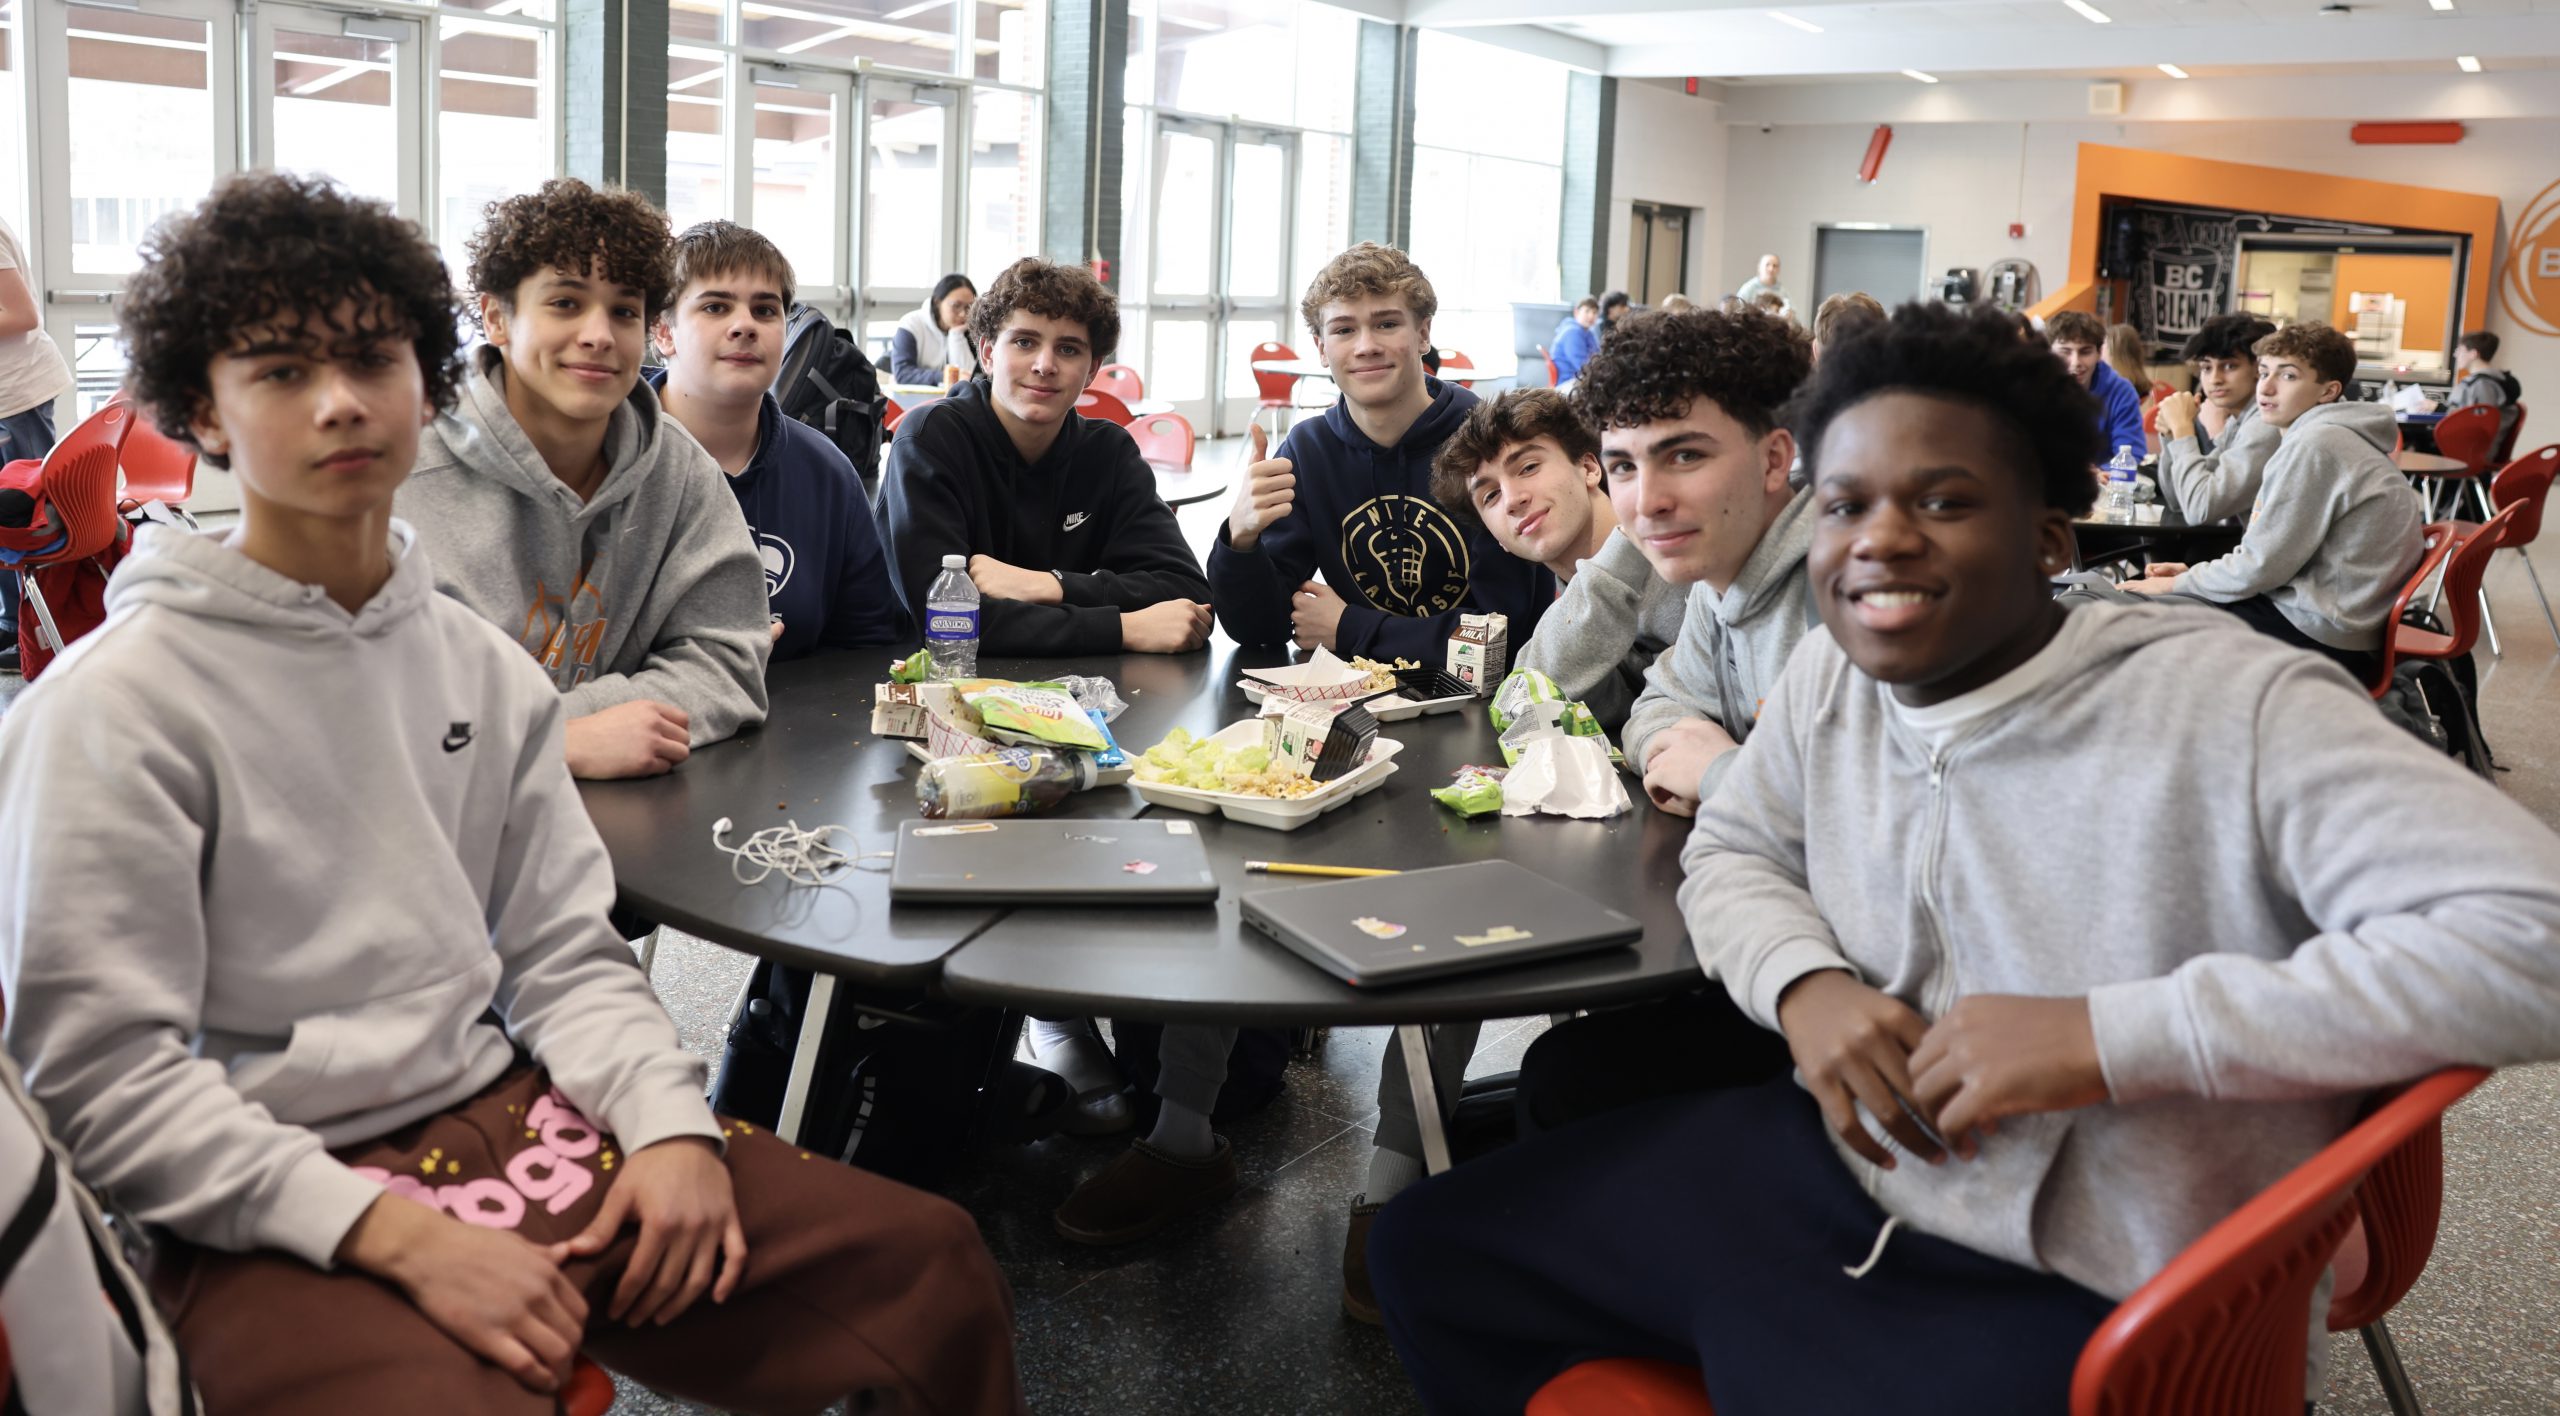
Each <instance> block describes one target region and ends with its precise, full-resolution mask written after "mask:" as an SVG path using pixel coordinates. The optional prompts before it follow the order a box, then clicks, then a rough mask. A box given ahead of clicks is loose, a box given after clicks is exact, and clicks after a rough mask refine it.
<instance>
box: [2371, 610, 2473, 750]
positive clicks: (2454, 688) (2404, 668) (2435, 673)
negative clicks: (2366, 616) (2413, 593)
mask: <svg viewBox="0 0 2560 1416" xmlns="http://www.w3.org/2000/svg"><path fill="white" fill-rule="evenodd" d="M2400 622H2401V623H2403V624H2407V625H2412V626H2414V627H2416V628H2419V629H2423V630H2427V631H2429V632H2431V633H2435V634H2442V633H2444V622H2443V621H2442V620H2440V619H2438V618H2437V617H2436V615H2435V612H2434V611H2432V610H2429V609H2427V608H2426V607H2425V606H2423V605H2412V606H2410V607H2409V609H2408V611H2407V612H2406V613H2405V614H2403V615H2402V616H2401V617H2400ZM2479 695H2480V682H2479V671H2478V669H2477V668H2476V667H2475V666H2474V665H2473V664H2472V662H2471V656H2470V655H2468V654H2465V655H2463V656H2462V657H2461V658H2459V659H2406V660H2402V661H2401V662H2400V663H2398V664H2397V665H2394V666H2393V668H2392V671H2391V686H2390V687H2389V688H2388V689H2385V690H2384V691H2383V694H2382V696H2381V697H2380V698H2378V699H2376V700H2375V705H2376V706H2377V707H2379V708H2380V709H2381V710H2382V716H2384V717H2386V718H2388V719H2390V720H2391V721H2392V722H2394V723H2397V724H2399V725H2400V726H2401V727H2402V728H2405V729H2407V730H2408V731H2409V733H2410V734H2411V735H2413V736H2415V737H2416V738H2417V739H2418V740H2419V741H2420V742H2423V743H2425V744H2427V745H2428V746H2429V747H2432V748H2434V749H2435V750H2436V751H2438V752H2441V753H2443V754H2445V755H2446V756H2448V757H2451V758H2453V759H2454V760H2456V761H2458V762H2460V763H2462V764H2463V765H2464V766H2466V767H2469V768H2470V769H2471V770H2472V771H2474V772H2477V773H2479V774H2480V775H2481V776H2483V777H2486V778H2489V779H2490V780H2492V781H2494V780H2496V778H2497V773H2498V771H2499V767H2498V759H2497V757H2496V755H2495V754H2493V753H2491V752H2490V751H2489V739H2488V738H2487V736H2485V735H2484V734H2483V733H2482V732H2481V731H2480V713H2479V709H2478V708H2477V707H2476V706H2475V705H2476V703H2477V702H2478V699H2479Z"/></svg>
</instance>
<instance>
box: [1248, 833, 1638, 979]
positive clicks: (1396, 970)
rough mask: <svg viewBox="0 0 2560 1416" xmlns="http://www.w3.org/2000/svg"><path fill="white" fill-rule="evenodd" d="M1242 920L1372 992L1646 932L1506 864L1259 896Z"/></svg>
mask: <svg viewBox="0 0 2560 1416" xmlns="http://www.w3.org/2000/svg"><path fill="white" fill-rule="evenodd" d="M1242 910H1243V914H1244V921H1245V923H1247V924H1249V925H1251V926H1253V927H1254V928H1256V929H1259V930H1261V931H1262V932H1263V933H1265V934H1268V935H1270V936H1271V937H1272V938H1274V939H1277V940H1279V941H1280V942H1281V943H1282V944H1285V945H1287V946H1288V947H1289V948H1290V949H1291V950H1292V951H1294V952H1295V953H1297V954H1298V955H1299V956H1300V957H1302V958H1304V959H1306V960H1307V961H1308V962H1309V963H1312V964H1314V965H1315V966H1316V967H1317V968H1320V969H1323V970H1324V971H1325V972H1326V973H1329V974H1332V975H1333V976H1334V977H1336V978H1338V979H1341V980H1343V981H1344V982H1345V983H1349V984H1351V985H1352V986H1354V987H1357V988H1377V987H1381V986H1385V985H1391V984H1398V983H1411V982H1416V981H1419V980H1422V979H1430V978H1442V977H1446V976H1448V975H1450V974H1461V973H1471V972H1474V971H1477V970H1480V969H1490V968H1500V967H1503V966H1505V965H1510V964H1522V963H1528V962H1531V961H1533V960H1538V959H1552V958H1556V957H1558V956H1560V955H1565V954H1579V953H1585V952H1588V951H1591V950H1595V949H1607V948H1611V947H1614V946H1617V945H1623V944H1632V943H1634V942H1635V941H1636V940H1638V939H1641V938H1643V937H1644V926H1643V924H1641V923H1640V922H1638V921H1637V920H1636V919H1635V918H1634V917H1633V916H1631V915H1626V914H1621V913H1619V912H1618V911H1616V910H1613V909H1611V908H1609V907H1608V906H1607V905H1604V904H1601V903H1600V902H1599V901H1597V900H1594V899H1592V898H1590V897H1589V896H1587V895H1583V894H1580V893H1578V892H1576V891H1573V890H1568V889H1566V888H1565V887H1564V886H1562V885H1558V884H1557V883H1555V882H1554V881H1552V880H1549V879H1547V878H1546V877H1545V876H1543V875H1540V874H1538V873H1537V872H1536V871H1534V870H1530V869H1528V868H1527V867H1525V866H1520V865H1515V864H1513V863H1512V862H1510V861H1507V860H1484V861H1474V862H1470V863H1469V864H1466V865H1444V866H1437V867H1434V868H1433V869H1430V870H1409V871H1406V872H1404V873H1403V874H1401V875H1377V876H1369V877H1365V878H1362V879H1358V880H1340V881H1334V882H1331V883H1328V884H1323V885H1301V886H1297V887H1294V888H1282V889H1274V890H1258V891H1255V892H1254V893H1252V894H1250V895H1246V896H1244V897H1243V901H1242Z"/></svg>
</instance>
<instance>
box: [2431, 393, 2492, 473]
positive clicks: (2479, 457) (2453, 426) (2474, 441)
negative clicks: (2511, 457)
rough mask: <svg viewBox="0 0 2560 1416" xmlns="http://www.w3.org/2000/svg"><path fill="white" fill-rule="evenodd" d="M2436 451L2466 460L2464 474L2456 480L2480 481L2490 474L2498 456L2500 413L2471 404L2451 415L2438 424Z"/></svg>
mask: <svg viewBox="0 0 2560 1416" xmlns="http://www.w3.org/2000/svg"><path fill="white" fill-rule="evenodd" d="M2436 451H2438V452H2441V453H2443V454H2444V455H2445V456H2447V457H2455V458H2460V459H2461V460H2462V462H2463V464H2464V470H2463V471H2460V472H2456V473H2453V474H2452V475H2453V476H2456V477H2477V476H2479V475H2480V474H2481V473H2483V472H2486V471H2488V470H2489V466H2490V462H2489V459H2491V458H2492V457H2495V456H2497V453H2498V410H2497V409H2495V408H2492V407H2490V406H2489V405H2487V404H2485V403H2470V404H2465V405H2463V406H2462V407H2460V408H2456V409H2455V410H2453V411H2452V412H2450V413H2447V414H2446V415H2444V419H2443V421H2441V422H2439V423H2437V424H2436Z"/></svg>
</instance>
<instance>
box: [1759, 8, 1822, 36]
mask: <svg viewBox="0 0 2560 1416" xmlns="http://www.w3.org/2000/svg"><path fill="white" fill-rule="evenodd" d="M1769 18H1770V19H1773V20H1776V21H1777V22H1778V23H1780V24H1782V25H1794V26H1795V27H1796V28H1797V29H1800V30H1803V31H1804V32H1805V33H1806V34H1820V33H1822V26H1820V25H1817V24H1815V23H1814V22H1813V21H1811V20H1799V19H1797V18H1796V17H1795V16H1793V15H1790V14H1787V13H1785V12H1784V11H1781V10H1771V11H1770V12H1769Z"/></svg>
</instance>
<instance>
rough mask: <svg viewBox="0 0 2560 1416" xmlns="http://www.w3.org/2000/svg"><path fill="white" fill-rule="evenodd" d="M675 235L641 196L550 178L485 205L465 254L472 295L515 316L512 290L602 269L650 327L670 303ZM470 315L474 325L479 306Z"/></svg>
mask: <svg viewBox="0 0 2560 1416" xmlns="http://www.w3.org/2000/svg"><path fill="white" fill-rule="evenodd" d="M673 235H674V233H673V232H671V231H670V230H669V229H668V227H667V214H666V213H665V212H662V211H660V210H658V208H657V207H656V206H655V205H653V204H652V203H651V202H650V200H649V199H648V198H647V197H644V196H642V195H640V194H639V193H638V192H634V191H629V190H626V189H624V188H621V187H607V188H605V189H603V190H602V191H598V190H597V189H595V188H593V187H590V186H588V185H587V184H586V183H584V182H581V181H579V180H578V179H577V178H575V177H554V178H552V179H551V180H550V181H548V182H545V183H543V184H542V187H541V189H540V190H538V191H532V192H526V193H522V194H521V195H518V196H512V197H507V198H504V199H502V200H499V201H494V202H491V203H489V205H488V208H487V210H486V211H484V212H483V213H482V220H481V223H480V229H479V230H478V231H477V232H475V233H473V235H472V237H471V242H470V245H469V247H468V249H469V251H470V252H471V289H472V291H473V292H474V293H475V294H480V295H487V296H490V297H493V298H494V299H496V300H497V302H498V303H499V304H500V305H501V306H504V307H505V308H507V309H510V310H512V309H514V308H515V298H516V289H517V287H518V286H521V285H523V284H524V283H525V281H527V280H529V279H531V278H532V277H534V276H536V275H539V274H541V273H542V272H543V271H546V270H566V271H574V272H576V273H577V274H579V275H581V276H583V275H585V274H586V273H587V270H588V268H589V267H590V266H592V265H593V264H595V263H596V262H598V261H602V262H603V263H604V278H605V279H607V280H609V281H611V282H613V283H614V284H616V285H628V286H630V287H631V288H632V289H634V290H637V291H639V292H640V302H641V307H642V308H641V311H640V313H641V315H642V317H643V318H645V319H647V320H648V321H650V322H652V323H655V322H656V320H657V318H658V313H659V312H660V311H662V310H664V309H666V307H667V301H669V300H671V299H673V298H675V293H676V289H675V286H676V280H675V243H674V240H673ZM472 313H473V318H475V319H476V318H478V314H479V311H478V306H477V304H476V303H475V305H474V306H473V311H472Z"/></svg>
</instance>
